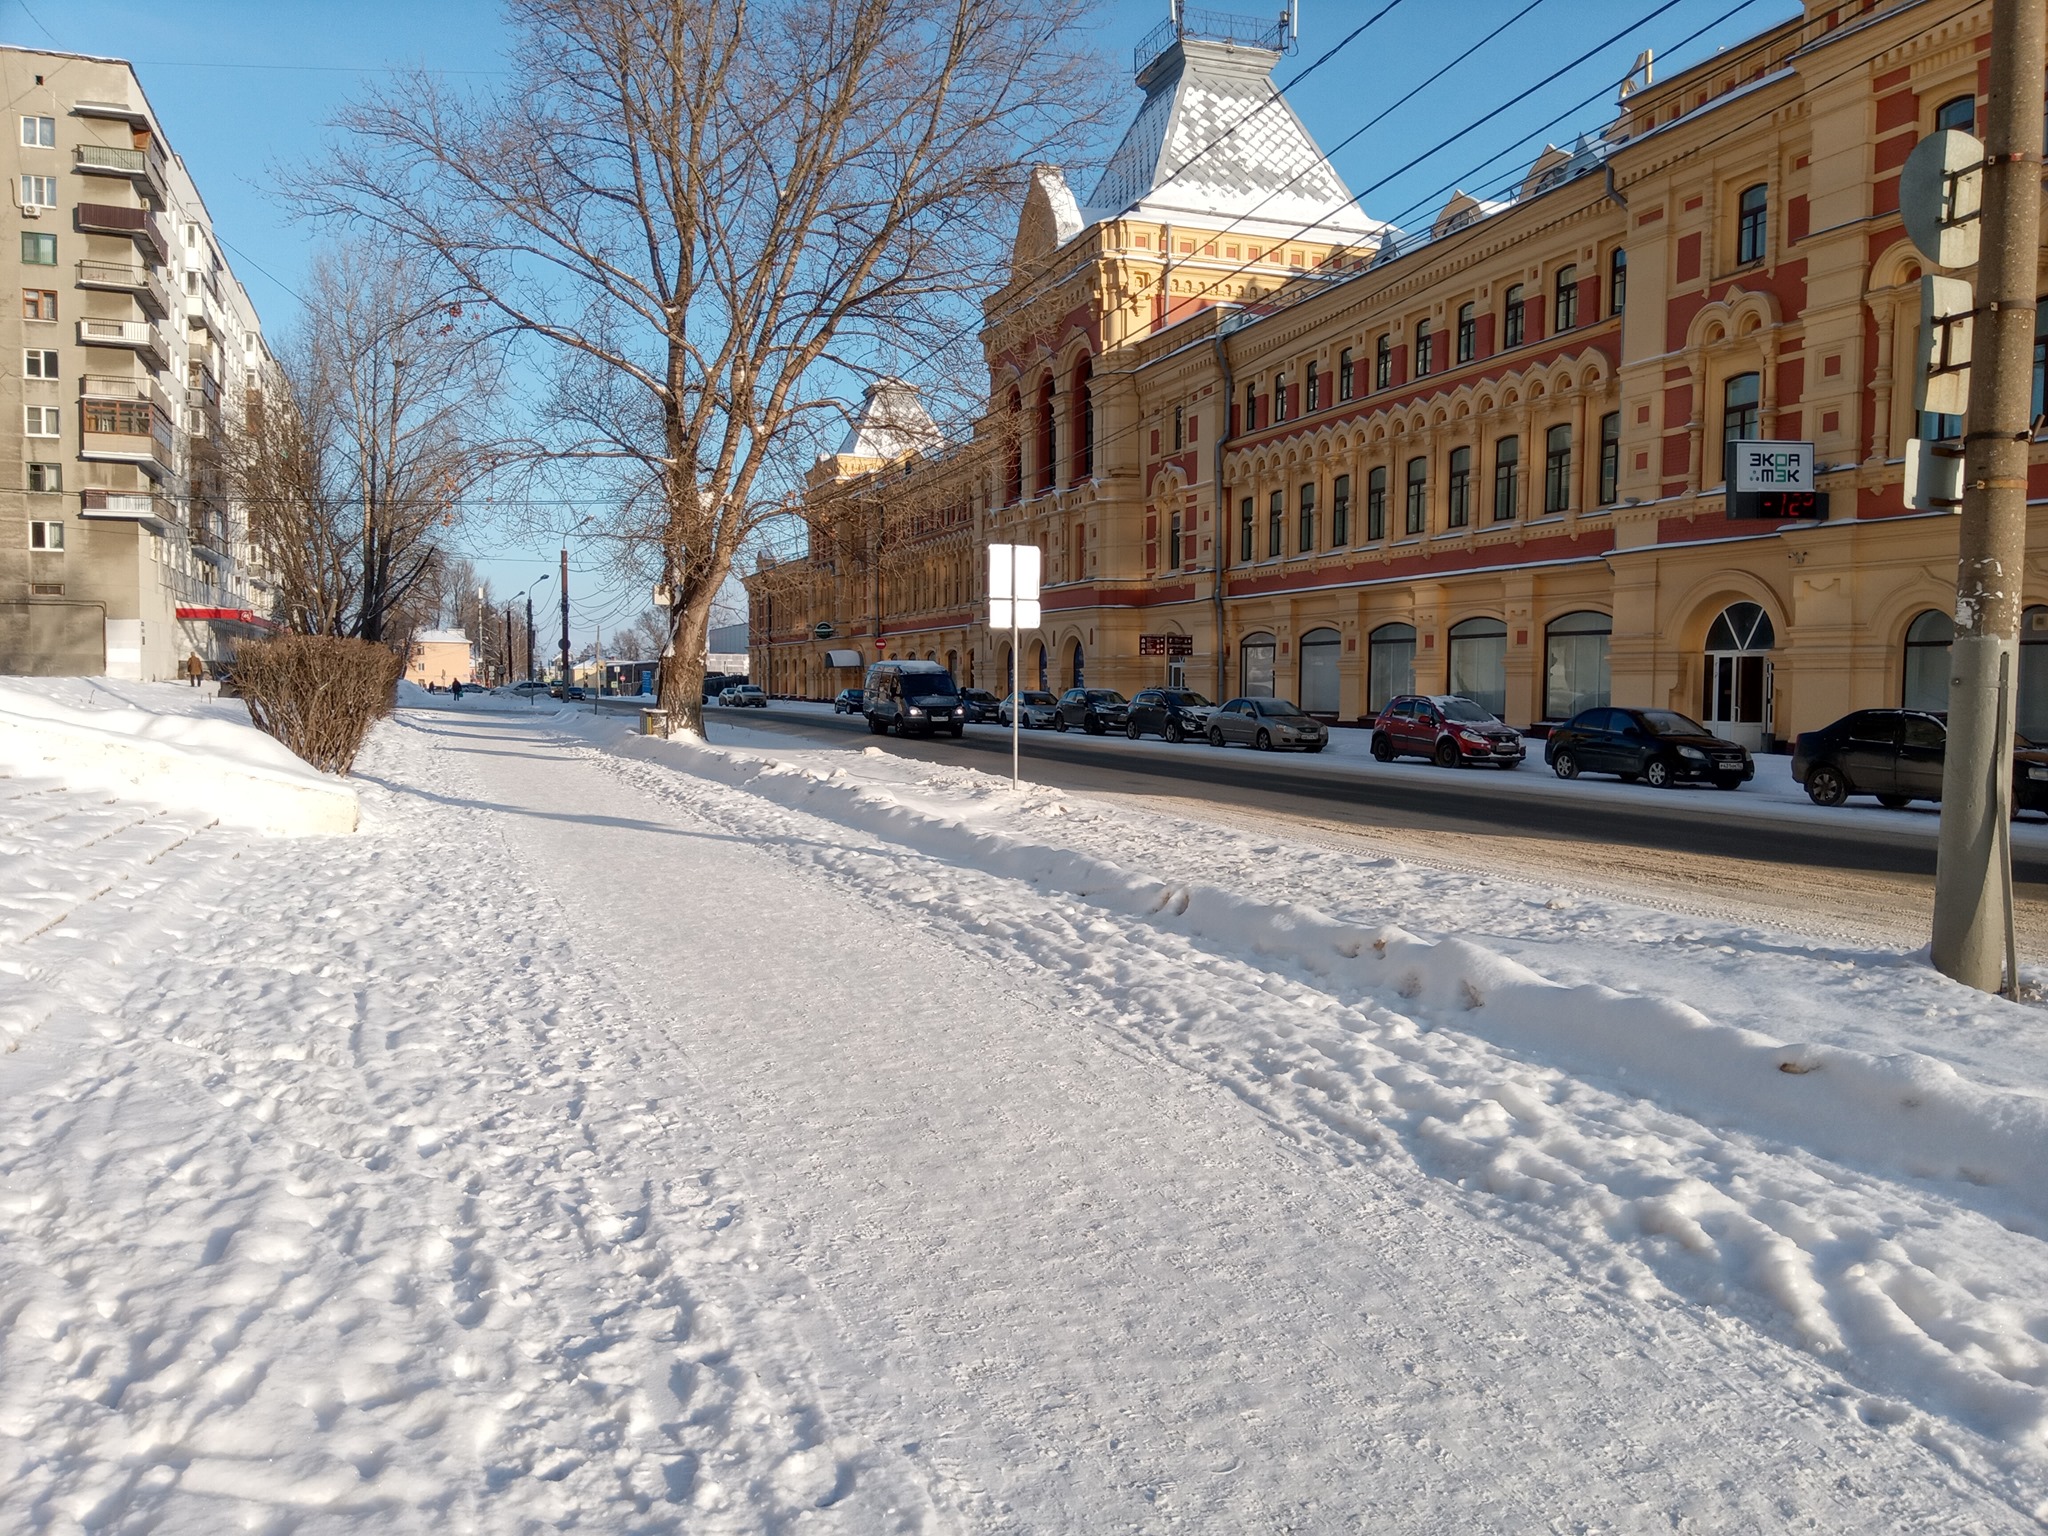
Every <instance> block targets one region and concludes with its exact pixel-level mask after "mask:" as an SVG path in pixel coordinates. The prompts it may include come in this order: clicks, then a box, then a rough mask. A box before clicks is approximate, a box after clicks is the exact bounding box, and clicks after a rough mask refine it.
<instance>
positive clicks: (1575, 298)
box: [1550, 267, 1579, 335]
mask: <svg viewBox="0 0 2048 1536" xmlns="http://www.w3.org/2000/svg"><path fill="white" fill-rule="evenodd" d="M1552 313H1553V314H1555V315H1556V316H1557V319H1556V320H1555V321H1554V322H1553V323H1552V324H1551V327H1550V329H1551V333H1552V334H1553V335H1554V334H1556V333H1557V332H1558V331H1568V330H1570V329H1571V328H1572V327H1573V326H1575V325H1577V324H1578V323H1579V269H1578V268H1577V267H1559V268H1558V269H1557V297H1556V303H1555V305H1554V307H1553V309H1552Z"/></svg>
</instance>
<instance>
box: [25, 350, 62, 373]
mask: <svg viewBox="0 0 2048 1536" xmlns="http://www.w3.org/2000/svg"><path fill="white" fill-rule="evenodd" d="M21 373H22V377H23V378H29V379H54V378H55V377H57V354H56V353H55V352H51V351H47V350H45V349H44V348H42V347H30V348H29V349H28V350H27V351H26V352H24V353H22V355H21Z"/></svg>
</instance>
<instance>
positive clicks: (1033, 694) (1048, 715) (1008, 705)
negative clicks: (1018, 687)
mask: <svg viewBox="0 0 2048 1536" xmlns="http://www.w3.org/2000/svg"><path fill="white" fill-rule="evenodd" d="M1020 699H1021V700H1022V701H1023V702H1022V704H1021V705H1020V704H1019V703H1018V701H1019V700H1020ZM1059 703H1060V701H1059V700H1058V699H1056V698H1054V697H1053V696H1052V695H1051V694H1049V693H1042V692H1040V691H1039V690H1038V689H1036V688H1027V689H1025V690H1024V691H1023V692H1022V693H1021V694H1020V693H1013V694H1011V695H1010V696H1009V697H1008V698H1006V699H1004V700H1003V702H1002V703H1000V704H998V705H997V706H996V719H997V721H998V722H999V723H1001V724H1003V725H1008V724H1009V723H1010V718H1011V716H1012V715H1014V714H1015V713H1017V711H1018V710H1019V709H1020V708H1021V709H1022V711H1023V714H1024V728H1025V729H1026V730H1030V731H1045V730H1050V729H1051V728H1052V722H1053V717H1054V716H1055V715H1057V714H1058V713H1059Z"/></svg>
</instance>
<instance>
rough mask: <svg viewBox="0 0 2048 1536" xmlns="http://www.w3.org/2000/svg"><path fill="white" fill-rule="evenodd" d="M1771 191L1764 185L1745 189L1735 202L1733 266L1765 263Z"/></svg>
mask: <svg viewBox="0 0 2048 1536" xmlns="http://www.w3.org/2000/svg"><path fill="white" fill-rule="evenodd" d="M1770 202H1771V189H1770V188H1769V187H1768V186H1767V185H1765V184H1764V183H1763V182H1758V183H1757V184H1756V185H1755V186H1753V187H1744V188H1743V189H1742V195H1741V196H1740V197H1739V198H1737V199H1736V200H1735V264H1736V265H1737V266H1747V265H1749V264H1750V263H1751V262H1753V261H1762V260H1763V259H1764V249H1765V247H1766V246H1767V245H1768V244H1769V243H1770V240H1769V235H1770V218H1771V215H1770Z"/></svg>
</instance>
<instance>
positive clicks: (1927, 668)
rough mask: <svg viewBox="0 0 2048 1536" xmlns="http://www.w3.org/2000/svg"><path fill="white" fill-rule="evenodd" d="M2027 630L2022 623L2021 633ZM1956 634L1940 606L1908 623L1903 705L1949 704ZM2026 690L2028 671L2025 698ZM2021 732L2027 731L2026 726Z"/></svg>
mask: <svg viewBox="0 0 2048 1536" xmlns="http://www.w3.org/2000/svg"><path fill="white" fill-rule="evenodd" d="M2037 611H2038V610H2037ZM2025 632H2026V631H2025V626H2024V625H2023V626H2022V627H2021V634H2022V635H2024V634H2025ZM1955 637H1956V625H1955V620H1953V619H1951V618H1950V617H1949V616H1948V615H1947V614H1945V613H1943V612H1942V611H1941V610H1940V609H1938V608H1929V609H1928V610H1927V611H1926V612H1924V613H1921V614H1919V615H1918V616H1916V617H1915V618H1914V620H1913V622H1912V623H1911V624H1908V625H1907V626H1906V665H1905V672H1904V683H1905V686H1904V687H1903V688H1901V689H1900V697H1899V705H1900V707H1901V708H1903V709H1947V708H1948V648H1949V644H1950V642H1952V641H1953V640H1954V639H1955ZM2025 693H2026V682H2025V674H2024V673H2022V674H2021V697H2022V699H2023V700H2024V698H2025ZM2020 734H2021V735H2022V736H2024V735H2026V731H2025V729H2024V728H2022V729H2021V731H2020Z"/></svg>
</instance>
